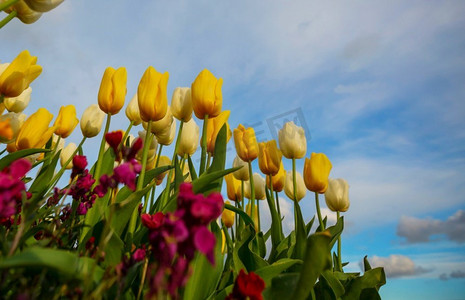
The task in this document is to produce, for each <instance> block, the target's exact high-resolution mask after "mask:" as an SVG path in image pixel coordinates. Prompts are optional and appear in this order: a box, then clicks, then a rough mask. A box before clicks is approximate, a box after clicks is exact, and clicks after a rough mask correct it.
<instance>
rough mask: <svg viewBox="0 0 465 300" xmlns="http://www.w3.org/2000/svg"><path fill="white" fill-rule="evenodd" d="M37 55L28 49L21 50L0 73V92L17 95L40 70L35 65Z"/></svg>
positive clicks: (6, 95) (6, 94)
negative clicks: (30, 52) (33, 54)
mask: <svg viewBox="0 0 465 300" xmlns="http://www.w3.org/2000/svg"><path fill="white" fill-rule="evenodd" d="M36 63H37V57H36V56H31V54H29V51H27V50H24V51H23V52H21V53H20V54H19V55H18V56H17V57H16V58H15V59H14V60H13V61H12V62H11V63H10V64H9V65H8V67H7V68H6V69H5V71H3V73H2V74H1V75H0V94H2V95H3V96H5V97H18V96H19V95H21V93H22V92H23V91H24V90H25V89H27V88H28V87H29V84H30V83H31V82H32V81H34V79H36V78H37V77H38V76H39V75H40V73H41V72H42V67H41V66H39V65H36Z"/></svg>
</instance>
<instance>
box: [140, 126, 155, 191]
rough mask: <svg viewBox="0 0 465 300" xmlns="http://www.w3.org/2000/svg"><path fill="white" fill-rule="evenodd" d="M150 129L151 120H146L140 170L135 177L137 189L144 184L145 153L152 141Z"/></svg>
mask: <svg viewBox="0 0 465 300" xmlns="http://www.w3.org/2000/svg"><path fill="white" fill-rule="evenodd" d="M151 129H152V121H148V123H147V132H146V134H145V138H144V148H143V150H142V170H141V171H140V175H139V179H137V191H140V190H141V189H142V186H143V185H144V177H145V168H146V166H147V155H148V151H149V147H150V143H151V142H152V134H151V133H150V132H151V131H150V130H151Z"/></svg>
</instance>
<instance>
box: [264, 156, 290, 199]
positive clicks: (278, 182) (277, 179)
mask: <svg viewBox="0 0 465 300" xmlns="http://www.w3.org/2000/svg"><path fill="white" fill-rule="evenodd" d="M285 180H286V170H284V166H283V162H282V161H281V164H280V165H279V171H278V173H277V174H276V175H273V176H271V184H272V185H273V191H276V192H281V191H282V190H283V189H284V181H285ZM266 185H267V186H268V188H270V180H269V179H268V178H267V179H266Z"/></svg>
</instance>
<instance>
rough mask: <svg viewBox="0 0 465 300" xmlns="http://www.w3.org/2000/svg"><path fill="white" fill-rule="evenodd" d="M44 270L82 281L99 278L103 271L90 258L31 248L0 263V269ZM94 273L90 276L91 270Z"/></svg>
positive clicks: (65, 252) (53, 250)
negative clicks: (92, 277)
mask: <svg viewBox="0 0 465 300" xmlns="http://www.w3.org/2000/svg"><path fill="white" fill-rule="evenodd" d="M10 268H45V269H48V270H51V271H53V272H57V273H58V274H60V276H63V277H66V278H75V279H78V280H83V279H85V278H86V277H88V276H92V275H93V276H94V279H98V277H100V278H101V275H103V270H102V269H101V268H100V267H99V266H97V265H95V261H94V260H92V259H90V258H79V257H78V256H77V255H76V254H74V253H72V252H69V251H65V250H59V249H51V248H39V247H31V248H27V249H26V250H24V251H23V252H20V253H18V254H16V255H14V256H12V257H8V258H6V259H4V260H1V261H0V269H10ZM92 269H93V270H94V271H95V273H94V274H91V272H90V271H91V270H92Z"/></svg>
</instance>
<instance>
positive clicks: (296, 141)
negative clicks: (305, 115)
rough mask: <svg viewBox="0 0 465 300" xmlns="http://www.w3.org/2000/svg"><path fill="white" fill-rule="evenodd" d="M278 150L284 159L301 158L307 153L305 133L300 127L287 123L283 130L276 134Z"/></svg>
mask: <svg viewBox="0 0 465 300" xmlns="http://www.w3.org/2000/svg"><path fill="white" fill-rule="evenodd" d="M278 138H279V148H280V149H281V152H282V153H283V155H284V157H286V158H289V159H292V158H302V157H304V156H305V153H306V152H307V139H306V138H305V131H304V129H303V128H302V127H299V126H297V125H295V124H294V122H292V121H291V122H287V123H286V124H284V126H283V128H282V129H280V130H279V132H278Z"/></svg>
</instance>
